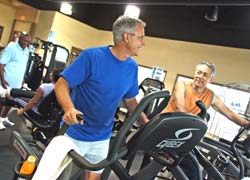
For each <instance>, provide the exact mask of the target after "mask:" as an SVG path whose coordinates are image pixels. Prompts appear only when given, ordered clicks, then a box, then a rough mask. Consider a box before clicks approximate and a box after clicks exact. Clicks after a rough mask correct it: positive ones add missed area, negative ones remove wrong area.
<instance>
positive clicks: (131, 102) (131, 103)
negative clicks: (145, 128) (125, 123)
mask: <svg viewBox="0 0 250 180" xmlns="http://www.w3.org/2000/svg"><path fill="white" fill-rule="evenodd" d="M124 103H125V105H126V107H127V109H128V111H129V112H130V113H132V112H133V111H134V110H135V108H136V107H137V105H138V102H137V100H136V98H135V97H133V98H129V99H124ZM139 121H140V122H141V123H142V124H147V123H148V121H149V120H148V118H147V116H146V115H145V114H144V113H143V112H142V113H141V115H140V118H139Z"/></svg>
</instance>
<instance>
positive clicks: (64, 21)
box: [51, 12, 99, 50]
mask: <svg viewBox="0 0 250 180" xmlns="http://www.w3.org/2000/svg"><path fill="white" fill-rule="evenodd" d="M51 30H52V31H55V32H56V38H55V43H56V44H60V45H63V46H65V47H66V48H68V49H69V50H70V49H71V47H72V46H74V47H78V48H81V49H85V48H87V47H90V46H96V44H98V43H97V42H98V34H99V31H98V30H97V29H95V28H93V27H91V26H88V25H86V24H83V23H81V22H79V21H76V20H74V19H72V18H70V17H68V16H65V15H63V14H61V13H58V12H56V14H55V18H54V21H53V24H52V27H51Z"/></svg>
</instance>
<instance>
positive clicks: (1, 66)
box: [0, 64, 9, 89]
mask: <svg viewBox="0 0 250 180" xmlns="http://www.w3.org/2000/svg"><path fill="white" fill-rule="evenodd" d="M0 80H1V84H2V86H3V88H4V89H7V86H8V85H9V84H8V82H7V81H6V80H5V79H4V64H0Z"/></svg>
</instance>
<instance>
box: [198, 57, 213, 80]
mask: <svg viewBox="0 0 250 180" xmlns="http://www.w3.org/2000/svg"><path fill="white" fill-rule="evenodd" d="M200 65H206V66H207V67H209V68H210V69H211V77H212V78H213V77H215V74H216V67H215V65H214V64H213V63H210V62H208V61H202V62H200V63H199V64H197V65H196V69H197V67H198V66H200Z"/></svg>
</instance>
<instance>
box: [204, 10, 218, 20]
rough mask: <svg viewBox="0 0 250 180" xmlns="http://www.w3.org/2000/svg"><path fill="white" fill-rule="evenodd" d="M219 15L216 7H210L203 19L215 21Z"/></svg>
mask: <svg viewBox="0 0 250 180" xmlns="http://www.w3.org/2000/svg"><path fill="white" fill-rule="evenodd" d="M218 15H219V8H218V6H212V7H210V8H209V9H208V11H207V13H206V14H205V18H206V20H208V21H212V22H214V21H217V20H218Z"/></svg>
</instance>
